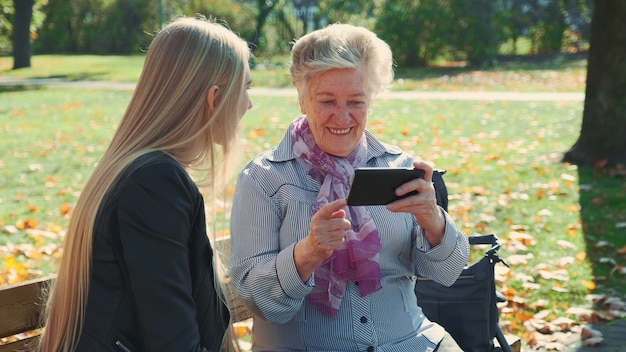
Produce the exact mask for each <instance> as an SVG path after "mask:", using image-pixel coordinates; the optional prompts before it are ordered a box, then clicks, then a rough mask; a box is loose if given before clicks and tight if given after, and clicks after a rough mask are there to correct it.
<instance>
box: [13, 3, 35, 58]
mask: <svg viewBox="0 0 626 352" xmlns="http://www.w3.org/2000/svg"><path fill="white" fill-rule="evenodd" d="M33 5H35V0H13V6H14V8H15V18H14V22H13V69H14V70H16V69H18V68H24V67H30V54H31V45H30V22H31V20H32V18H33Z"/></svg>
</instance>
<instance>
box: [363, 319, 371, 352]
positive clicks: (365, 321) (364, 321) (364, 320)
mask: <svg viewBox="0 0 626 352" xmlns="http://www.w3.org/2000/svg"><path fill="white" fill-rule="evenodd" d="M361 323H363V324H365V323H367V318H366V317H361ZM370 347H372V346H370ZM368 351H369V350H368Z"/></svg>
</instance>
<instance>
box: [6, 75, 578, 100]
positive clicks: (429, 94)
mask: <svg viewBox="0 0 626 352" xmlns="http://www.w3.org/2000/svg"><path fill="white" fill-rule="evenodd" d="M2 86H65V87H78V88H83V89H121V90H133V89H134V88H135V83H124V82H108V81H68V80H63V79H58V78H41V79H13V78H6V77H4V78H3V77H0V87H2ZM250 95H252V96H255V95H256V96H268V95H269V96H276V97H279V96H296V91H295V89H293V88H263V87H253V88H252V89H250ZM379 98H382V99H421V100H482V101H490V100H491V101H497V100H505V101H583V100H584V98H585V94H584V93H577V92H484V91H482V92H473V91H457V92H435V91H417V90H415V91H390V92H384V93H381V95H380V96H379Z"/></svg>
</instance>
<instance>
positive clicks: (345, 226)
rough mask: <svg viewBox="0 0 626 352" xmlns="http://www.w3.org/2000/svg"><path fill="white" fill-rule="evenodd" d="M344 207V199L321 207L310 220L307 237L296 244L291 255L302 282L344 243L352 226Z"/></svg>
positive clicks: (345, 203)
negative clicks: (347, 231) (346, 234)
mask: <svg viewBox="0 0 626 352" xmlns="http://www.w3.org/2000/svg"><path fill="white" fill-rule="evenodd" d="M346 205H347V202H346V200H345V199H338V200H335V201H333V202H331V203H328V204H326V205H325V206H323V207H322V208H321V209H320V210H319V211H318V212H317V213H315V215H313V217H312V218H311V230H310V232H309V235H308V236H307V237H305V238H303V239H302V240H300V241H298V243H296V246H295V248H294V254H293V255H294V260H295V263H296V268H297V269H298V274H299V275H300V278H301V279H302V281H303V282H306V281H307V280H309V278H310V277H311V275H312V274H313V272H315V269H317V267H319V266H320V265H321V264H322V263H323V262H324V260H326V259H327V258H328V257H330V256H331V255H332V254H333V251H334V250H335V249H337V248H339V247H340V246H341V245H342V243H343V242H344V240H345V233H346V230H349V229H350V227H351V226H352V225H351V224H350V221H348V220H347V219H346V212H345V210H343V208H344V207H346Z"/></svg>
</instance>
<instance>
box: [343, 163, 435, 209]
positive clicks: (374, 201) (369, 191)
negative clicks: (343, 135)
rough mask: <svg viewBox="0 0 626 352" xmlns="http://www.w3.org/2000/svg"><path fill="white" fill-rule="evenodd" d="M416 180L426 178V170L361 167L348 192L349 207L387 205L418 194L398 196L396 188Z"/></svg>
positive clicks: (357, 170)
mask: <svg viewBox="0 0 626 352" xmlns="http://www.w3.org/2000/svg"><path fill="white" fill-rule="evenodd" d="M416 178H424V170H422V169H414V168H389V167H361V168H356V169H355V170H354V179H353V180H352V184H351V185H350V191H349V192H348V205H386V204H389V203H392V202H394V201H396V200H398V199H401V198H404V197H408V196H410V195H413V194H417V191H413V192H409V193H407V194H405V195H403V196H400V197H398V196H396V193H395V191H396V188H398V187H399V186H400V185H402V184H404V183H407V182H409V181H411V180H413V179H416Z"/></svg>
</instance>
